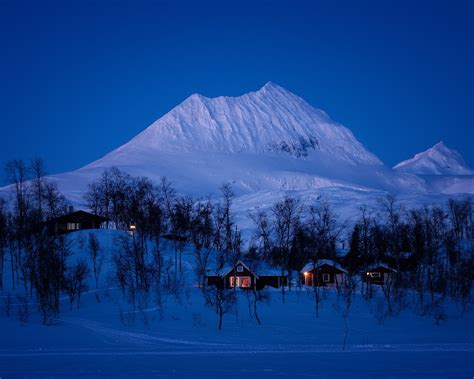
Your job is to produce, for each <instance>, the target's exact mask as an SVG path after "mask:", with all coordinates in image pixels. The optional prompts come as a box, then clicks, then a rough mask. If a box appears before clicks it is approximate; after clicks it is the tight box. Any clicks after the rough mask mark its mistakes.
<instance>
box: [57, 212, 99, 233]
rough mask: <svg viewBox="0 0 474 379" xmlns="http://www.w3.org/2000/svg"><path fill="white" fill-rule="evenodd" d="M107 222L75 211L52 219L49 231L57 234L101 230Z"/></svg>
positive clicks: (95, 216) (91, 214) (93, 215)
mask: <svg viewBox="0 0 474 379" xmlns="http://www.w3.org/2000/svg"><path fill="white" fill-rule="evenodd" d="M107 221H108V220H107V219H106V218H105V217H102V216H98V215H95V214H93V213H89V212H86V211H75V212H70V213H68V214H65V215H63V216H59V217H56V218H53V219H52V220H50V221H49V227H50V229H51V230H52V231H53V232H55V233H59V234H64V233H70V232H75V231H77V230H83V229H101V228H102V227H103V224H104V223H105V222H107Z"/></svg>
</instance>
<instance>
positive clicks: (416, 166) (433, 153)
mask: <svg viewBox="0 0 474 379" xmlns="http://www.w3.org/2000/svg"><path fill="white" fill-rule="evenodd" d="M393 168H394V169H395V170H397V171H400V172H408V173H412V174H417V175H474V170H473V169H471V168H470V167H469V166H468V165H467V164H466V162H465V161H464V159H463V158H462V156H461V154H459V153H458V152H457V151H456V150H453V149H450V148H449V147H447V146H446V145H445V144H444V143H443V142H438V143H437V144H436V145H434V146H433V147H431V148H429V149H428V150H425V151H423V152H421V153H418V154H416V155H415V156H414V157H413V158H411V159H408V160H406V161H403V162H400V163H398V164H397V165H395V166H394V167H393Z"/></svg>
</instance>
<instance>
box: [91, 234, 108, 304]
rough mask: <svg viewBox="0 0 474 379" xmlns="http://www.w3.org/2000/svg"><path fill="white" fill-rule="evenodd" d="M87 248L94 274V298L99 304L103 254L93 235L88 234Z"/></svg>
mask: <svg viewBox="0 0 474 379" xmlns="http://www.w3.org/2000/svg"><path fill="white" fill-rule="evenodd" d="M87 248H88V251H89V257H90V260H91V264H92V273H93V274H94V281H95V290H96V293H95V297H96V300H97V302H100V297H99V277H100V273H101V271H102V266H103V263H104V258H105V256H104V252H103V250H102V248H101V246H100V243H99V240H98V238H97V236H96V235H95V234H94V233H89V236H88V239H87Z"/></svg>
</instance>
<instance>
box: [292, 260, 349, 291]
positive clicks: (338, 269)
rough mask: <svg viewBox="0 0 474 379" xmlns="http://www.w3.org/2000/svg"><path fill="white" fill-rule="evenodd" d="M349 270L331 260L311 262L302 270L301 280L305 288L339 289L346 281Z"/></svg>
mask: <svg viewBox="0 0 474 379" xmlns="http://www.w3.org/2000/svg"><path fill="white" fill-rule="evenodd" d="M346 275H347V270H345V269H344V268H343V267H342V266H341V265H339V264H338V263H336V262H334V261H332V260H330V259H318V260H317V261H316V262H309V263H308V264H307V265H306V266H304V267H303V269H302V270H301V275H300V280H301V283H302V284H304V285H305V286H309V287H313V286H318V287H337V286H339V285H341V284H343V283H344V281H345V280H346Z"/></svg>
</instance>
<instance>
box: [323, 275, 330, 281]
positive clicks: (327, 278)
mask: <svg viewBox="0 0 474 379" xmlns="http://www.w3.org/2000/svg"><path fill="white" fill-rule="evenodd" d="M330 281H331V275H330V274H323V282H324V283H328V282H330Z"/></svg>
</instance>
